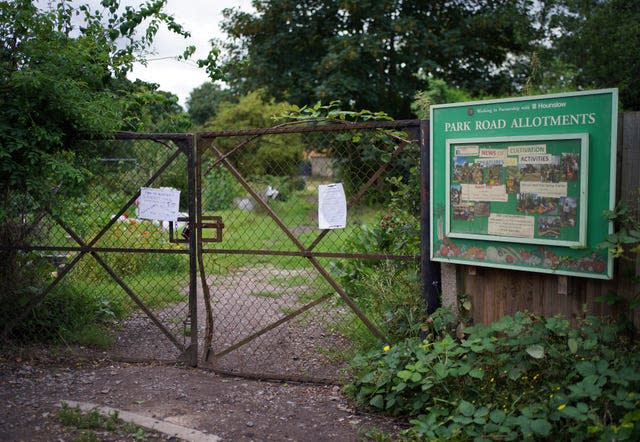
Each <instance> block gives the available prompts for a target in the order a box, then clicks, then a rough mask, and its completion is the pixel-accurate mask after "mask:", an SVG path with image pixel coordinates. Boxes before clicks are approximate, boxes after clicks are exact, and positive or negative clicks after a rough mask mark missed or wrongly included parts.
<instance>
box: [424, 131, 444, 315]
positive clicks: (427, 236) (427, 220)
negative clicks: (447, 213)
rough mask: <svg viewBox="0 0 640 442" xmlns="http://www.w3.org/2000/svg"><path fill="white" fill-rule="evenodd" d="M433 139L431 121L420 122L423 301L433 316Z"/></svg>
mask: <svg viewBox="0 0 640 442" xmlns="http://www.w3.org/2000/svg"><path fill="white" fill-rule="evenodd" d="M430 149H431V138H430V130H429V120H420V177H421V180H420V274H421V276H422V299H423V300H424V302H425V303H426V304H427V312H428V313H429V314H432V313H433V312H435V311H436V310H437V309H438V307H440V304H441V302H440V286H441V284H440V263H439V262H436V261H431V259H430V251H431V222H432V221H433V219H432V214H431V210H430V204H429V201H430V196H431V174H430V170H429V169H430V166H431V151H430Z"/></svg>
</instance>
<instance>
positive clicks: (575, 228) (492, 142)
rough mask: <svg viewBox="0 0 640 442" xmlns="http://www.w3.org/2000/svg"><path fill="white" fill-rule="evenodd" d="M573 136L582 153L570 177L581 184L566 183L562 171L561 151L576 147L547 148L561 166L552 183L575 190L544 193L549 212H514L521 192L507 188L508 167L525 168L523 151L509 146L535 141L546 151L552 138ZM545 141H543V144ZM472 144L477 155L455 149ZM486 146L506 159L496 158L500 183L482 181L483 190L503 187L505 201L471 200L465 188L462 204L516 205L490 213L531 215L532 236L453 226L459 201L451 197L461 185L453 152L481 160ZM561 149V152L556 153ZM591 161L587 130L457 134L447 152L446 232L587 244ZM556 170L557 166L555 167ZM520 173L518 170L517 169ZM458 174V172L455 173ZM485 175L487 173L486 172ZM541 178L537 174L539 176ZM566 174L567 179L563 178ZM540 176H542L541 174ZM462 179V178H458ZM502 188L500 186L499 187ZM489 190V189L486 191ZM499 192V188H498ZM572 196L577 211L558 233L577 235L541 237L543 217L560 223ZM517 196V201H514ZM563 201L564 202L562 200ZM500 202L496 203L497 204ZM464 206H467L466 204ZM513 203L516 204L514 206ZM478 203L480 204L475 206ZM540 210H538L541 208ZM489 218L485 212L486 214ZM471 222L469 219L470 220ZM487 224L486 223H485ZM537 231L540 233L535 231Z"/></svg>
mask: <svg viewBox="0 0 640 442" xmlns="http://www.w3.org/2000/svg"><path fill="white" fill-rule="evenodd" d="M570 140H574V141H578V142H579V146H578V149H577V150H578V151H579V152H577V153H578V154H579V163H578V164H577V165H578V166H579V167H578V173H577V174H576V176H575V177H573V178H572V179H571V180H576V179H577V181H578V183H577V184H578V185H577V186H575V185H574V186H567V184H570V182H568V181H567V180H566V175H567V174H566V173H565V174H564V175H565V177H562V175H563V173H562V172H563V171H562V170H561V169H562V159H563V158H562V155H563V154H565V153H566V154H568V153H574V151H575V149H574V150H573V151H571V152H566V151H565V152H562V151H560V152H558V151H557V148H556V149H555V151H551V152H548V154H549V156H552V157H555V158H557V159H558V160H559V161H558V164H557V169H559V170H558V175H559V176H558V177H554V178H555V179H553V180H552V181H555V183H553V182H552V183H549V184H550V185H551V186H552V187H553V185H555V187H562V185H563V184H564V187H567V188H573V189H575V190H574V191H573V192H569V193H567V192H565V193H566V194H564V195H562V196H558V197H557V198H554V197H549V196H547V195H543V196H541V197H540V198H539V199H540V200H543V199H544V200H548V201H550V206H551V208H550V209H551V210H547V211H546V212H543V213H536V211H533V213H532V212H531V211H529V212H526V211H525V210H522V211H523V212H526V213H525V214H524V215H523V214H517V213H516V214H514V213H513V212H514V211H516V210H517V208H518V201H517V196H516V195H520V193H518V192H515V191H514V192H511V193H509V191H508V187H509V186H508V185H507V184H504V183H505V181H506V180H507V178H508V176H505V175H507V173H506V170H507V169H517V168H518V167H520V168H522V165H518V164H517V160H518V159H519V158H520V155H518V154H512V155H508V151H507V149H508V148H509V147H510V146H511V147H514V146H515V147H522V146H521V143H528V144H530V143H534V145H536V146H544V153H545V154H547V144H548V143H549V142H558V141H570ZM542 143H544V144H542ZM469 145H477V146H478V148H479V149H478V151H479V152H478V155H455V149H456V147H458V146H465V147H468V146H469ZM496 145H502V147H498V148H496ZM483 146H485V147H484V149H491V150H497V151H504V154H505V155H504V157H505V158H504V159H503V158H499V159H498V160H497V162H502V165H501V166H500V169H502V171H500V172H499V173H501V174H502V176H500V177H499V178H500V182H501V183H502V184H499V185H497V186H491V185H489V184H484V183H483V184H480V186H478V187H480V191H482V190H485V189H491V188H496V187H498V188H500V187H502V188H504V194H505V197H506V201H503V202H500V201H493V202H491V201H489V200H487V199H476V200H470V199H466V200H465V199H464V198H463V196H462V195H464V193H465V192H462V195H461V196H460V198H459V199H460V200H461V201H460V202H461V203H462V204H463V205H466V206H468V207H474V205H473V204H474V203H476V202H477V203H484V204H485V205H487V206H490V205H494V206H495V205H502V206H503V207H504V206H506V207H507V208H511V209H515V210H511V211H510V212H511V213H504V209H503V210H502V211H498V212H497V213H496V212H494V211H492V210H490V213H492V214H493V213H496V214H504V215H507V216H518V217H526V218H530V219H531V221H532V222H533V224H532V227H533V228H532V229H531V230H532V234H531V235H529V236H505V235H496V234H491V233H490V232H487V233H480V232H475V233H473V232H464V231H455V230H454V229H452V224H454V222H455V221H454V220H453V219H452V210H451V209H452V208H453V207H456V204H454V202H453V200H454V198H452V193H451V191H452V188H453V187H455V186H458V184H457V182H456V180H455V179H454V177H452V164H451V160H452V153H454V155H453V158H460V157H462V158H478V159H479V160H483V159H490V158H487V157H482V155H481V152H482V150H483ZM557 153H560V154H561V155H554V154H557ZM507 159H512V160H516V163H515V165H513V166H509V165H508V164H505V162H506V160H507ZM564 159H565V160H567V158H566V157H565V158H564ZM588 164H589V134H587V133H581V134H560V135H535V136H512V137H489V138H454V139H447V154H446V174H447V175H446V191H447V196H446V201H448V202H449V203H448V204H446V205H445V235H446V236H448V237H449V238H468V239H480V240H491V241H504V242H514V243H528V244H546V245H557V246H565V247H585V246H586V230H587V223H586V215H587V205H588V202H587V189H588V173H587V171H588ZM531 167H535V166H531ZM455 168H456V166H455V165H454V166H453V169H455ZM486 168H487V167H484V169H486ZM554 172H555V170H554ZM568 172H569V173H571V172H572V171H568ZM518 173H519V172H518ZM548 174H550V173H548ZM454 175H455V174H454ZM485 175H486V173H485ZM536 178H538V177H536ZM563 178H564V181H563ZM539 179H542V178H541V177H540V178H539ZM458 181H459V180H458ZM525 182H527V183H530V184H531V187H535V186H534V184H535V185H537V183H534V182H531V181H525ZM465 185H467V186H470V187H473V186H474V185H473V184H471V183H467V184H462V186H465ZM516 185H518V186H519V185H520V182H519V181H517V183H516ZM498 190H500V189H498ZM486 193H489V192H486ZM498 193H499V192H498ZM563 198H565V201H563ZM569 198H571V199H572V200H573V201H574V202H575V205H576V206H575V209H576V210H575V214H574V213H573V212H572V215H573V216H572V217H569V216H567V217H566V218H567V219H566V222H565V223H564V224H567V225H568V227H565V228H559V229H558V236H560V235H561V231H562V230H570V231H572V233H574V236H577V238H576V239H573V240H571V239H547V238H545V237H541V235H540V225H541V223H542V221H543V220H556V219H557V221H558V224H561V222H562V218H563V217H562V216H561V214H562V213H563V210H562V209H563V206H564V207H567V206H569V203H568V201H566V200H567V199H569ZM514 200H515V201H514ZM563 202H564V204H563ZM496 203H497V204H496ZM466 206H465V207H466ZM511 206H514V207H511ZM475 207H477V206H475ZM538 212H539V210H538ZM475 215H476V216H474V218H475V217H478V218H483V217H481V216H477V215H478V214H477V213H476V214H475ZM484 218H486V216H485V217H484ZM467 222H468V220H467ZM487 222H488V223H491V221H490V218H488V219H487ZM569 222H573V225H572V226H571V225H569ZM483 224H484V223H483ZM549 230H551V229H547V231H549ZM536 232H537V233H536Z"/></svg>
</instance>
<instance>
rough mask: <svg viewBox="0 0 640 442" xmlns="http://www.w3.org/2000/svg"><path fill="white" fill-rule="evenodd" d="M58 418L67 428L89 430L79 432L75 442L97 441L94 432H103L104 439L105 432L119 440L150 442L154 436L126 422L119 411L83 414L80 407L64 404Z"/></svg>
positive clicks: (94, 410) (94, 411)
mask: <svg viewBox="0 0 640 442" xmlns="http://www.w3.org/2000/svg"><path fill="white" fill-rule="evenodd" d="M56 417H57V418H58V420H59V421H60V423H61V424H62V425H64V426H65V427H72V428H74V429H76V430H89V431H81V432H79V434H78V435H77V437H76V438H75V439H74V440H75V441H87V442H89V441H97V440H98V438H97V436H96V434H95V432H94V431H93V430H102V431H101V433H102V435H101V436H103V437H104V431H108V432H111V433H112V435H113V437H114V439H117V440H148V437H149V436H152V435H153V434H152V433H148V432H147V430H145V429H144V428H142V427H139V426H137V425H133V424H130V423H126V422H124V421H123V420H122V419H120V417H119V416H118V412H117V411H114V412H113V413H109V414H106V415H105V414H101V413H100V411H99V410H97V409H93V410H91V411H88V412H83V411H82V410H80V407H78V406H76V407H70V406H69V405H68V404H67V403H66V402H63V403H62V407H61V408H60V410H58V413H57V415H56Z"/></svg>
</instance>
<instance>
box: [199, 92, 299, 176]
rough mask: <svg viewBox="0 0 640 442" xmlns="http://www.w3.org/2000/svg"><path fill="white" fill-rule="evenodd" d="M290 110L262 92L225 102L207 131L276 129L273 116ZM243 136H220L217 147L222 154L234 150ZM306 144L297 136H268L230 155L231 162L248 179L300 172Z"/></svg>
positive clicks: (206, 125)
mask: <svg viewBox="0 0 640 442" xmlns="http://www.w3.org/2000/svg"><path fill="white" fill-rule="evenodd" d="M288 108H289V105H288V104H286V103H276V102H275V101H274V100H269V101H267V100H265V99H264V98H263V93H262V92H261V91H256V92H251V93H250V94H248V95H245V96H243V97H241V98H240V99H239V101H238V103H231V102H222V103H221V104H220V105H219V107H218V111H217V113H216V115H215V117H214V118H213V120H211V121H209V122H207V123H206V124H205V127H204V129H205V130H211V131H219V130H234V129H247V128H261V127H270V126H273V117H274V116H275V115H279V114H281V113H283V112H285V110H286V109H288ZM245 140H246V139H245V138H241V137H220V138H218V139H216V143H215V146H216V147H217V148H218V149H221V150H222V152H228V151H230V150H232V149H233V148H234V147H235V146H236V145H237V144H238V143H240V142H241V141H245ZM302 150H303V145H302V143H301V141H300V138H299V137H297V136H295V135H267V136H261V137H259V138H258V139H255V140H251V141H249V142H248V144H246V145H245V146H243V147H242V148H241V149H239V150H237V151H236V152H235V153H234V154H233V155H231V156H230V160H231V162H232V163H233V164H234V166H235V167H237V168H238V170H239V171H240V172H241V173H242V174H243V175H245V176H248V175H274V176H287V175H294V174H296V173H297V172H298V167H299V163H300V161H301V160H302Z"/></svg>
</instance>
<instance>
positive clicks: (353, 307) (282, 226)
mask: <svg viewBox="0 0 640 442" xmlns="http://www.w3.org/2000/svg"><path fill="white" fill-rule="evenodd" d="M208 147H209V149H211V151H212V152H213V153H214V154H215V155H216V157H218V159H219V160H220V161H222V163H223V164H224V165H225V167H226V168H227V169H228V170H229V172H231V174H232V175H233V176H234V177H235V178H236V179H237V180H238V182H239V183H240V184H241V185H242V187H244V189H245V190H246V191H247V192H248V193H249V194H250V195H251V196H252V197H253V198H254V199H255V200H256V201H257V202H258V204H260V206H261V207H262V208H263V209H264V210H265V211H266V212H267V213H268V214H269V216H270V217H271V218H272V219H273V220H274V221H275V223H276V224H277V225H278V227H280V229H281V230H282V231H283V232H284V234H285V235H287V236H288V237H289V239H290V240H291V241H292V242H293V243H294V244H295V245H296V247H297V248H298V249H299V250H300V252H302V255H303V256H304V257H306V258H307V259H308V260H309V262H310V263H311V265H312V266H313V267H314V268H315V269H316V270H317V271H318V273H320V275H322V277H323V278H324V279H325V280H326V282H327V283H329V285H330V286H331V287H332V288H333V289H334V290H335V291H336V292H337V293H338V295H340V297H341V298H342V299H343V301H344V302H345V303H346V304H347V305H348V306H349V307H350V308H351V310H352V311H353V312H354V313H355V314H356V316H358V318H360V320H361V321H362V322H363V323H364V324H365V325H366V326H367V328H369V330H370V331H371V333H373V334H374V336H376V337H377V338H378V339H380V340H383V341H384V340H385V339H386V338H385V336H384V334H382V332H381V331H380V330H379V329H378V327H376V325H375V324H374V323H373V322H371V320H370V319H369V318H367V316H366V315H365V314H364V312H363V311H362V310H361V309H360V307H358V305H357V304H356V303H355V302H353V300H352V299H351V298H350V297H349V295H348V294H347V293H346V292H345V291H344V289H343V288H342V287H341V286H340V285H339V284H338V283H337V282H336V281H335V280H334V279H333V277H332V276H331V275H330V274H329V272H327V271H326V269H325V268H324V266H323V265H322V264H320V262H319V261H318V260H317V258H316V257H315V256H313V254H312V252H311V250H309V249H307V248H306V247H305V246H304V244H302V243H301V242H300V240H299V239H298V238H297V237H296V236H295V235H294V234H293V232H291V230H290V229H289V228H288V227H287V225H286V224H284V222H283V221H282V220H281V219H280V217H278V215H277V214H276V213H275V212H274V211H273V209H272V208H271V207H269V205H268V204H267V203H266V202H264V200H263V199H262V198H261V197H260V195H258V193H257V192H256V191H255V190H253V189H252V188H251V186H250V185H249V183H248V182H247V181H246V180H245V179H244V177H243V176H242V174H241V173H240V172H239V171H238V170H237V169H236V168H235V167H234V166H233V164H231V162H230V161H229V159H228V158H227V157H226V156H225V155H224V154H223V153H222V152H221V151H220V150H218V148H216V147H215V146H214V145H213V143H210V144H209V146H208Z"/></svg>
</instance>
